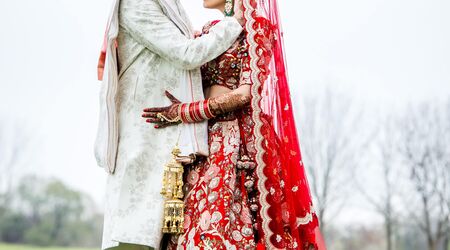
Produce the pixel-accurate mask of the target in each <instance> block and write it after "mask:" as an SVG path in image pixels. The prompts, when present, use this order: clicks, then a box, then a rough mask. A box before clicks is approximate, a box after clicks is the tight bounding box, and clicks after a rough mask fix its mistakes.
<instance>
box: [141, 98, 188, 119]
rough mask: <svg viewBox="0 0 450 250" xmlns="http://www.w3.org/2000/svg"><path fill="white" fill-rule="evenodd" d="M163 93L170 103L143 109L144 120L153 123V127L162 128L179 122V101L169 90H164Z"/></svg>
mask: <svg viewBox="0 0 450 250" xmlns="http://www.w3.org/2000/svg"><path fill="white" fill-rule="evenodd" d="M165 95H166V96H167V98H169V100H170V101H171V102H172V104H171V105H169V106H166V107H153V108H146V109H144V113H143V114H142V117H144V118H147V119H146V120H145V121H146V122H148V123H155V128H164V127H167V126H170V125H175V124H179V123H181V120H179V119H177V118H179V114H178V106H179V105H180V103H181V102H180V101H179V100H178V99H177V98H175V97H174V96H173V95H172V94H171V93H169V91H166V92H165Z"/></svg>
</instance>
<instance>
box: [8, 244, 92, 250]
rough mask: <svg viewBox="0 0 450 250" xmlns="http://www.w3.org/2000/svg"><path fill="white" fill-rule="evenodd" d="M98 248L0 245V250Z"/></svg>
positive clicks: (82, 249) (76, 249) (85, 249)
mask: <svg viewBox="0 0 450 250" xmlns="http://www.w3.org/2000/svg"><path fill="white" fill-rule="evenodd" d="M98 249H100V247H98V248H80V247H37V246H30V245H18V244H6V243H0V250H98Z"/></svg>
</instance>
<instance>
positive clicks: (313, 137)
mask: <svg viewBox="0 0 450 250" xmlns="http://www.w3.org/2000/svg"><path fill="white" fill-rule="evenodd" d="M302 100H303V103H302V105H303V106H302V107H301V108H300V110H301V112H299V113H300V114H301V115H300V117H299V118H300V119H299V121H300V123H299V126H300V130H299V131H300V137H301V139H300V142H301V146H302V154H303V160H304V165H305V166H306V170H307V173H308V176H309V179H310V185H311V190H312V193H313V196H314V197H315V198H316V199H317V201H316V205H315V207H316V210H317V212H318V214H319V221H320V224H321V227H322V230H326V225H327V218H332V217H334V216H336V215H337V214H338V213H339V212H340V210H341V208H342V207H343V205H344V204H345V202H346V197H348V195H347V194H348V190H349V187H350V186H351V185H352V182H351V178H352V175H353V174H352V173H353V169H354V168H355V166H356V165H358V162H359V161H360V157H359V154H360V153H361V152H362V149H363V148H364V147H365V146H366V144H367V140H366V139H364V138H367V137H368V135H367V134H366V131H365V130H364V129H363V127H364V125H363V123H362V121H361V120H362V112H361V110H362V109H360V105H356V104H355V103H354V101H353V100H352V99H350V98H349V97H348V96H346V95H343V94H339V93H337V92H334V91H332V90H331V89H330V88H327V89H325V91H323V92H322V93H321V94H319V95H308V96H304V97H303V98H302Z"/></svg>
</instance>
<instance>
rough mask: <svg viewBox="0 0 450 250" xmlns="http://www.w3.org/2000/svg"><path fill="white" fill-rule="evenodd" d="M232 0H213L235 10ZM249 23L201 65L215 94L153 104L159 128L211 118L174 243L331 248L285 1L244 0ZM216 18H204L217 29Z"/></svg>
mask: <svg viewBox="0 0 450 250" xmlns="http://www.w3.org/2000/svg"><path fill="white" fill-rule="evenodd" d="M233 5H234V3H233V0H204V6H205V7H206V8H213V9H218V10H220V11H221V12H223V13H225V15H232V14H233V13H232V12H233V9H234V8H233V7H234V6H233ZM242 9H243V13H244V17H245V25H244V31H243V33H242V34H241V36H240V37H239V38H238V39H237V40H236V42H235V43H234V44H233V45H232V46H231V47H230V48H229V49H228V51H226V52H225V53H223V54H222V55H220V56H219V57H218V58H216V59H214V60H213V61H211V62H209V63H207V64H205V65H203V66H202V78H203V87H204V93H205V96H206V99H205V100H204V101H199V102H193V103H181V102H180V101H178V100H177V99H176V97H174V96H173V95H171V94H170V93H169V92H166V95H167V97H168V98H169V99H170V100H171V101H172V105H170V106H168V107H152V108H146V109H144V113H143V115H142V116H143V117H145V118H146V121H147V122H149V123H155V127H156V128H163V127H166V126H169V125H176V124H179V123H195V122H201V121H204V120H208V135H209V151H210V152H209V156H207V157H197V159H195V160H194V159H193V160H192V163H191V164H188V165H186V168H187V174H186V180H185V191H186V196H185V206H186V207H185V224H184V229H185V230H184V234H181V235H179V236H176V237H172V238H171V240H170V242H169V249H308V250H309V249H320V250H322V249H325V245H324V243H323V240H322V237H321V234H320V231H319V226H318V220H317V216H316V213H315V211H314V209H313V205H312V201H311V195H310V191H309V187H308V182H307V179H306V175H305V172H304V166H303V162H302V157H301V153H300V147H299V141H298V137H297V132H296V127H295V122H294V115H293V110H292V104H291V99H290V92H289V87H288V82H287V72H286V65H285V60H284V53H283V37H282V31H281V24H280V20H279V15H278V7H277V3H276V0H243V6H242ZM215 24H216V21H213V22H210V23H208V24H207V25H205V26H204V28H203V30H202V34H200V36H201V35H204V34H206V33H208V30H209V28H210V27H212V26H214V25H215Z"/></svg>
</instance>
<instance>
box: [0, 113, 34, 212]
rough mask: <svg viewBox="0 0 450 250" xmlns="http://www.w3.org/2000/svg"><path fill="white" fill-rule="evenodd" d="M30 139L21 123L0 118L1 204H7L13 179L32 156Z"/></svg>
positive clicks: (28, 133)
mask: <svg viewBox="0 0 450 250" xmlns="http://www.w3.org/2000/svg"><path fill="white" fill-rule="evenodd" d="M8 125H9V126H8ZM31 139H32V136H31V133H30V131H29V130H28V129H27V127H26V126H24V125H22V123H19V122H16V123H14V122H9V123H6V122H5V121H4V120H3V121H2V120H0V145H1V147H0V194H3V195H2V197H1V198H2V199H3V201H2V202H3V204H8V201H9V198H10V192H11V191H12V188H13V185H14V181H15V180H17V179H18V177H19V174H20V173H21V172H23V171H24V169H25V167H24V165H26V164H27V163H29V161H30V160H31V159H33V158H34V157H33V155H34V152H33V151H32V150H31V147H30V146H31V145H32V140H31Z"/></svg>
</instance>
